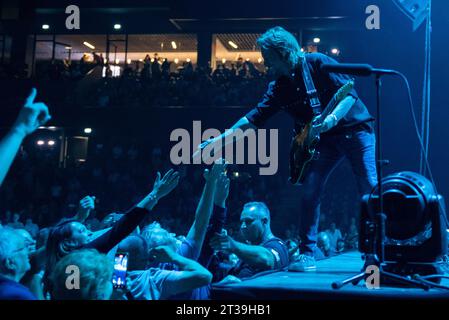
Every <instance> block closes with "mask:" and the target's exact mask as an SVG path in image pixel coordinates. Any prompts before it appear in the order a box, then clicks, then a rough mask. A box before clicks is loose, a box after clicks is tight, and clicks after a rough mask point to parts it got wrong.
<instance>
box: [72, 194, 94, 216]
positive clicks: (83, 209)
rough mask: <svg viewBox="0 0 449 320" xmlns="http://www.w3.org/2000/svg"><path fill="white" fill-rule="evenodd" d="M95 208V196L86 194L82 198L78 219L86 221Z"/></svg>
mask: <svg viewBox="0 0 449 320" xmlns="http://www.w3.org/2000/svg"><path fill="white" fill-rule="evenodd" d="M93 209H95V196H86V197H84V198H82V199H81V200H80V204H79V207H78V213H77V215H76V217H77V220H79V221H81V222H83V221H85V220H86V219H87V218H88V217H89V214H90V212H91V211H92V210H93Z"/></svg>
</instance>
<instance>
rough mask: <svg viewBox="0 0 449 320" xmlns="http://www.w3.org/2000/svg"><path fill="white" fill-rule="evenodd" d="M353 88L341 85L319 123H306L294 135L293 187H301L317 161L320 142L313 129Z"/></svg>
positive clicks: (292, 159)
mask: <svg viewBox="0 0 449 320" xmlns="http://www.w3.org/2000/svg"><path fill="white" fill-rule="evenodd" d="M353 87H354V82H353V81H349V82H348V83H346V84H345V85H343V86H342V87H341V88H340V89H339V90H338V91H337V93H336V94H335V95H334V97H333V98H332V100H331V101H330V102H329V104H328V105H327V106H326V108H325V109H324V111H323V113H322V114H321V117H320V120H319V121H321V123H319V122H318V123H317V122H315V123H312V122H310V123H308V124H307V125H305V126H304V128H303V129H302V130H301V131H300V132H299V133H298V134H296V135H295V137H294V138H293V140H292V143H291V146H290V178H289V181H290V182H291V183H292V184H294V185H301V184H303V183H304V180H305V178H306V176H307V173H308V171H309V168H310V165H311V164H312V162H313V161H315V160H316V159H318V157H319V152H318V151H317V146H318V143H319V141H320V134H319V130H315V129H314V127H316V126H320V125H321V124H322V121H324V119H325V118H326V116H327V115H329V114H330V113H331V112H332V111H333V110H334V109H335V108H336V107H337V105H338V103H340V101H342V100H343V99H344V98H345V97H346V95H347V94H348V93H349V92H350V91H351V90H352V88H353Z"/></svg>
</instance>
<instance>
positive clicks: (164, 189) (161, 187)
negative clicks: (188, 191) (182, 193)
mask: <svg viewBox="0 0 449 320" xmlns="http://www.w3.org/2000/svg"><path fill="white" fill-rule="evenodd" d="M178 182H179V172H177V171H175V170H173V169H170V170H168V171H167V173H166V174H165V175H164V177H163V178H162V179H161V173H160V172H158V173H157V176H156V181H155V182H154V187H153V193H154V194H155V195H156V197H157V199H158V200H159V199H161V198H163V197H165V196H166V195H167V194H169V193H170V192H171V191H172V190H173V189H174V188H176V186H177V185H178Z"/></svg>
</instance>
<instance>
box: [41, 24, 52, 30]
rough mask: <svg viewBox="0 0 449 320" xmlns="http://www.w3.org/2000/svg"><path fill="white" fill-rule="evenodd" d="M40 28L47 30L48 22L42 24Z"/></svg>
mask: <svg viewBox="0 0 449 320" xmlns="http://www.w3.org/2000/svg"><path fill="white" fill-rule="evenodd" d="M42 29H43V30H48V29H50V26H49V25H48V24H43V25H42Z"/></svg>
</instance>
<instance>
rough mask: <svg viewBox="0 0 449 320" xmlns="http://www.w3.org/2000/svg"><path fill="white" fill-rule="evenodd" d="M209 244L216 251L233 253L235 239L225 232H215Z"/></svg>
mask: <svg viewBox="0 0 449 320" xmlns="http://www.w3.org/2000/svg"><path fill="white" fill-rule="evenodd" d="M209 244H210V246H211V247H212V249H214V250H216V251H223V252H226V253H233V252H234V250H235V240H234V239H232V237H230V236H228V235H227V234H226V232H223V233H215V236H213V237H212V239H211V240H210V242H209Z"/></svg>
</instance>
